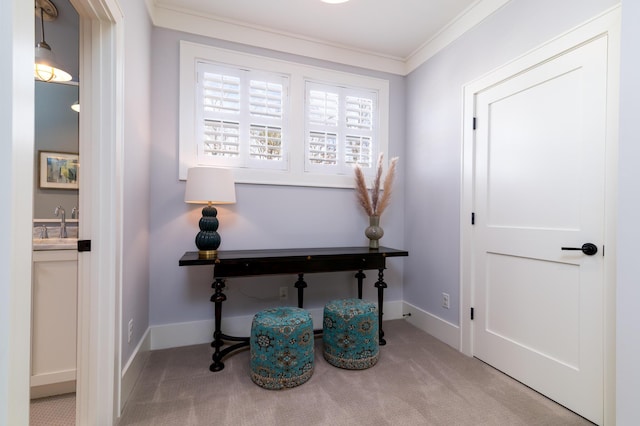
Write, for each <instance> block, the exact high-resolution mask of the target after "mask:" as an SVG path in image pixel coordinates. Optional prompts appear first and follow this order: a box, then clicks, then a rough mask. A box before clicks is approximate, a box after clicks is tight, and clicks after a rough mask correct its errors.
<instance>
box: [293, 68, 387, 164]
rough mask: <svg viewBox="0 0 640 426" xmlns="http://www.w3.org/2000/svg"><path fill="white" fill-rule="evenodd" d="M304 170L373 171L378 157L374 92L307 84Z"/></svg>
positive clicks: (312, 83) (308, 82) (321, 84)
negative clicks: (357, 167) (355, 168)
mask: <svg viewBox="0 0 640 426" xmlns="http://www.w3.org/2000/svg"><path fill="white" fill-rule="evenodd" d="M305 107H306V123H305V154H306V161H305V170H307V171H320V172H325V173H327V172H328V173H339V174H347V173H352V169H353V166H354V165H355V164H359V165H360V166H361V167H362V168H363V170H364V171H365V173H367V172H368V171H371V170H373V166H374V157H377V150H376V147H375V144H376V140H377V139H376V134H377V128H376V123H375V119H374V117H375V114H374V113H375V111H376V108H377V94H376V93H375V92H374V91H366V90H359V89H353V88H346V87H339V86H333V85H329V84H324V83H316V82H311V81H307V82H306V102H305Z"/></svg>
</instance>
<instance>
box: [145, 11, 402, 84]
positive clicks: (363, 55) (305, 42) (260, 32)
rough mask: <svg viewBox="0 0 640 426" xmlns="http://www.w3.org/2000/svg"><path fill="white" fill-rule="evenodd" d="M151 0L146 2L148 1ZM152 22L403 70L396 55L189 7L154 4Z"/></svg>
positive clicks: (381, 68)
mask: <svg viewBox="0 0 640 426" xmlns="http://www.w3.org/2000/svg"><path fill="white" fill-rule="evenodd" d="M150 3H151V2H148V3H147V4H148V5H149V4H150ZM150 15H151V18H152V20H153V24H154V25H155V26H157V27H163V28H168V29H171V30H176V31H183V32H186V33H191V34H197V35H202V36H206V37H211V38H217V39H220V40H228V41H232V42H236V43H242V44H248V45H251V46H257V47H262V48H265V49H274V46H277V50H280V51H282V52H286V53H291V54H294V55H303V56H313V57H314V58H317V59H323V60H326V61H332V62H338V63H342V64H346V65H352V66H358V67H363V68H368V69H372V70H377V71H383V72H388V73H392V74H400V75H402V74H404V72H405V69H404V68H405V65H404V62H403V61H402V60H400V59H398V58H392V57H387V56H384V55H378V54H375V53H372V52H362V51H358V50H355V49H350V48H348V47H345V46H338V45H335V44H329V43H326V42H323V41H320V40H313V39H310V38H305V37H302V36H300V35H296V34H287V33H281V32H276V31H275V30H267V29H263V28H257V27H252V26H250V25H248V24H244V23H238V22H229V21H227V20H224V19H221V18H218V17H215V16H203V15H200V14H196V13H194V12H191V11H188V10H178V9H172V8H170V7H168V6H166V5H160V4H153V6H152V7H151V10H150Z"/></svg>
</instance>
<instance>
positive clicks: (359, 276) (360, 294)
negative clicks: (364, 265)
mask: <svg viewBox="0 0 640 426" xmlns="http://www.w3.org/2000/svg"><path fill="white" fill-rule="evenodd" d="M356 278H357V279H358V299H362V280H363V279H365V278H367V276H366V275H365V274H364V272H362V269H360V270H359V271H358V273H357V274H356Z"/></svg>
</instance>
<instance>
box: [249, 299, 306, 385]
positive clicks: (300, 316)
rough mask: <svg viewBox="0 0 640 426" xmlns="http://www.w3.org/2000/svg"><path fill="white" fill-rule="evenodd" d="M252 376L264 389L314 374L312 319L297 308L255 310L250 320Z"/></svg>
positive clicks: (301, 382)
mask: <svg viewBox="0 0 640 426" xmlns="http://www.w3.org/2000/svg"><path fill="white" fill-rule="evenodd" d="M249 346H250V353H251V361H250V362H251V364H250V367H251V380H253V382H254V383H255V384H257V385H258V386H261V387H263V388H265V389H283V388H292V387H295V386H298V385H301V384H303V383H304V382H306V381H307V380H309V378H311V375H312V374H313V321H312V319H311V315H310V314H309V312H307V311H305V310H304V309H300V308H290V307H278V308H269V309H265V310H263V311H260V312H258V313H257V314H256V315H255V316H254V317H253V323H252V324H251V340H250V345H249Z"/></svg>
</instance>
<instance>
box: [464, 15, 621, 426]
mask: <svg viewBox="0 0 640 426" xmlns="http://www.w3.org/2000/svg"><path fill="white" fill-rule="evenodd" d="M620 19H621V7H620V6H619V5H618V6H615V7H613V8H611V9H609V10H607V11H605V12H604V13H602V14H600V15H598V16H596V17H595V18H593V19H591V20H589V21H587V22H586V23H584V24H582V25H580V26H578V27H576V28H574V29H572V30H570V31H568V32H566V33H564V34H562V35H560V36H558V37H557V38H555V39H553V40H551V41H549V42H547V43H545V44H543V45H542V46H540V47H538V48H536V49H534V50H532V51H530V52H528V53H526V54H525V55H523V56H521V57H520V58H517V59H515V60H514V61H512V62H509V63H507V64H506V65H504V66H502V67H500V68H498V69H496V70H494V71H492V72H490V73H489V74H487V75H485V76H482V77H480V78H479V79H477V80H474V81H472V82H470V83H468V84H467V85H465V87H464V105H463V140H462V144H463V146H462V170H461V172H462V177H461V183H462V191H461V209H460V248H461V249H460V351H461V352H462V353H464V354H465V355H468V356H473V354H474V348H473V324H472V321H471V317H470V312H471V308H472V307H473V302H474V278H473V276H472V272H473V270H474V262H475V259H474V257H473V244H474V239H473V226H472V224H471V214H472V212H473V210H474V191H475V182H474V173H475V170H474V161H475V134H474V130H473V117H474V112H475V101H474V99H475V95H476V94H477V93H479V92H480V91H482V90H484V89H486V88H488V87H491V86H493V85H495V84H498V83H500V82H502V81H504V80H507V79H509V78H511V77H512V76H515V75H518V74H521V73H523V72H525V71H527V70H528V69H530V68H532V67H534V66H536V65H537V64H540V63H542V62H545V61H547V60H548V59H550V58H553V57H556V56H558V55H560V54H562V53H563V52H566V51H567V50H571V49H573V48H574V47H576V46H579V45H581V44H583V43H585V42H587V41H589V40H592V39H594V38H598V37H606V38H607V43H608V46H607V52H608V65H607V134H606V159H605V169H606V170H605V180H606V187H605V191H606V194H605V206H604V208H605V224H604V246H605V247H606V256H605V258H604V300H603V312H604V327H603V328H604V336H603V342H604V348H603V349H604V366H603V367H604V401H603V406H604V419H605V424H615V374H616V372H615V347H616V346H615V304H616V300H615V296H616V291H615V283H616V229H617V227H616V217H617V188H618V183H617V169H618V168H617V164H618V109H619V80H620V77H619V76H620Z"/></svg>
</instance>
